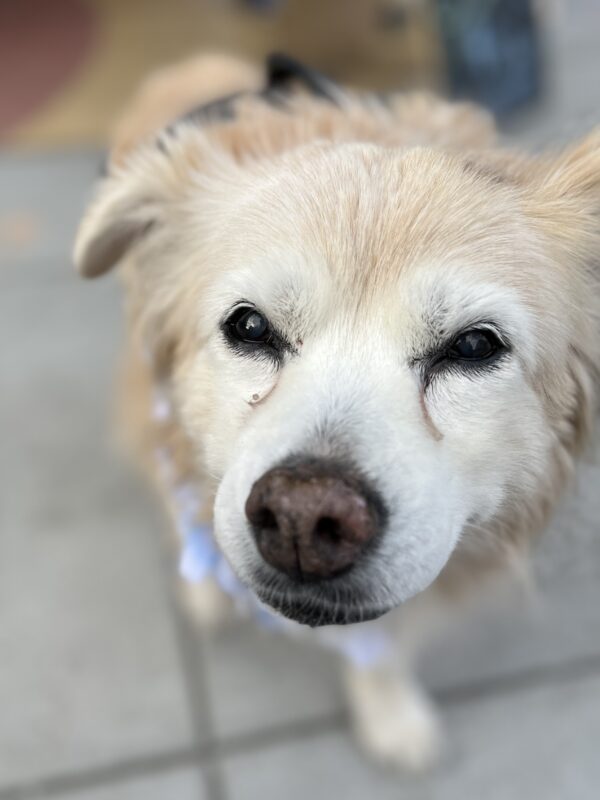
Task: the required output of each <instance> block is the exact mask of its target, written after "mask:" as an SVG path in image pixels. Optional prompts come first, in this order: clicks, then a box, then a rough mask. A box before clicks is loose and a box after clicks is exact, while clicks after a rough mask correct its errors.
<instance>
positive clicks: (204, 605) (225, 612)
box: [178, 578, 234, 630]
mask: <svg viewBox="0 0 600 800" xmlns="http://www.w3.org/2000/svg"><path fill="white" fill-rule="evenodd" d="M178 594H179V599H180V602H181V605H182V606H183V608H184V610H185V611H186V612H187V613H188V614H189V616H190V618H191V619H192V621H193V622H194V623H195V624H197V625H199V626H200V627H202V628H204V629H207V630H214V629H215V628H218V627H221V626H222V625H224V624H226V623H227V622H230V621H231V620H232V619H233V617H234V609H233V603H232V602H231V598H230V597H229V596H228V595H227V594H225V592H224V591H223V590H222V589H221V587H220V586H219V585H218V583H217V582H216V581H215V580H213V579H212V578H206V579H205V580H203V581H201V582H200V583H192V582H190V581H186V580H183V579H182V580H180V581H179V592H178Z"/></svg>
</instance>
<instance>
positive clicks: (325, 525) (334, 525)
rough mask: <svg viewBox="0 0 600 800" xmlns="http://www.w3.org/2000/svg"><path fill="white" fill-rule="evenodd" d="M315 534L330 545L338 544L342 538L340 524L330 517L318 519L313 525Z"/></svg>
mask: <svg viewBox="0 0 600 800" xmlns="http://www.w3.org/2000/svg"><path fill="white" fill-rule="evenodd" d="M315 533H316V534H317V536H318V537H319V539H321V540H322V541H325V542H328V543H329V544H332V545H337V544H339V543H340V541H341V538H342V535H341V532H340V523H339V521H338V520H336V519H333V518H332V517H320V518H319V519H318V520H317V524H316V525H315Z"/></svg>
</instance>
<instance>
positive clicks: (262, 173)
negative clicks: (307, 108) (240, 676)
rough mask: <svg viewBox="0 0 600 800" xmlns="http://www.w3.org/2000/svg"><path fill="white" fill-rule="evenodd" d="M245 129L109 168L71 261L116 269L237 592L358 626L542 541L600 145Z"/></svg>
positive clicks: (561, 451) (586, 418)
mask: <svg viewBox="0 0 600 800" xmlns="http://www.w3.org/2000/svg"><path fill="white" fill-rule="evenodd" d="M256 113H258V112H256ZM260 113H263V114H264V116H265V119H267V120H271V122H268V121H267V122H266V123H265V127H264V128H263V129H262V132H261V133H260V135H258V136H255V137H254V138H253V140H252V144H251V145H248V147H247V148H245V145H244V142H245V140H244V136H245V133H244V130H243V126H241V132H240V126H237V127H236V120H233V121H228V122H227V123H226V124H223V125H222V126H221V127H220V128H219V127H218V126H217V129H218V130H217V132H213V133H211V132H210V131H209V132H206V131H205V130H201V129H199V128H198V127H197V126H195V125H193V124H192V125H190V124H184V125H182V126H179V128H178V129H176V131H175V133H171V134H168V135H164V136H163V137H162V138H161V139H160V140H159V143H158V146H157V145H156V144H154V143H152V144H147V145H145V146H143V147H141V148H140V149H139V150H138V151H137V152H135V153H133V155H131V156H130V157H129V158H128V160H127V161H126V162H125V163H124V164H123V165H121V166H119V167H115V168H114V169H113V171H112V174H111V175H109V177H108V178H107V179H106V180H105V181H104V184H103V186H102V187H101V189H100V192H99V196H98V198H97V200H96V202H95V204H94V205H93V206H92V208H91V210H90V212H89V214H88V216H87V217H86V219H85V220H84V223H83V225H82V228H81V231H80V235H79V239H78V242H77V247H76V259H77V262H78V264H79V266H80V268H81V270H82V271H83V272H84V273H85V274H88V275H91V274H98V273H100V272H103V271H105V270H106V269H108V268H109V267H110V266H112V265H113V264H114V263H115V262H117V261H119V260H121V259H122V258H123V257H124V256H127V258H126V274H127V275H128V277H129V283H130V286H131V288H132V291H133V293H134V294H133V306H134V316H135V319H136V321H137V323H138V325H139V328H140V330H142V331H143V336H144V339H145V344H146V345H147V346H148V347H149V348H150V349H151V350H153V351H155V352H159V351H160V352H161V353H162V354H163V362H165V359H166V361H167V362H168V364H167V367H166V368H165V366H164V363H163V364H162V366H161V369H162V370H163V373H164V374H166V376H167V377H166V379H167V380H168V382H169V386H170V390H171V392H172V397H173V401H174V405H175V407H176V409H177V414H178V418H179V420H180V421H181V425H182V427H183V429H184V430H185V434H186V437H187V440H188V441H189V442H190V443H191V444H192V446H193V448H194V450H195V454H196V458H197V460H198V463H201V464H202V466H203V468H204V469H205V472H206V474H208V475H210V476H211V477H212V478H213V479H214V480H215V483H216V484H217V485H218V490H217V494H216V507H215V532H216V536H217V538H218V541H219V543H220V545H221V547H222V549H223V551H224V553H225V555H226V556H227V558H228V559H229V561H230V563H231V565H232V566H233V568H234V570H235V571H236V573H237V574H238V575H239V576H240V578H241V579H242V580H243V581H244V582H245V583H246V584H247V585H248V586H250V587H251V588H252V589H253V590H254V591H255V592H256V593H257V595H258V596H259V597H260V598H261V599H262V600H264V601H265V602H266V603H269V604H270V605H272V606H273V607H274V608H276V609H278V610H280V611H281V612H282V613H284V614H286V615H288V616H290V617H292V618H294V619H296V620H299V621H302V622H307V623H309V624H330V623H344V622H351V621H358V620H362V619H368V618H372V617H376V616H378V615H380V614H382V613H384V612H386V611H388V610H389V609H391V608H392V607H394V606H396V605H398V604H399V603H402V602H403V601H404V600H406V599H407V598H409V597H411V596H413V595H415V594H416V593H417V592H420V591H421V590H422V589H424V588H425V587H427V586H428V585H429V584H431V583H432V581H434V579H435V578H436V577H437V576H438V574H439V573H440V571H441V570H442V569H443V568H444V566H445V565H446V564H447V562H448V561H449V559H450V558H451V556H452V554H453V553H455V552H456V553H459V552H488V551H490V552H492V551H493V552H497V551H498V550H499V549H501V548H502V547H503V545H506V544H507V543H513V542H514V541H515V539H517V538H518V537H519V536H520V535H522V534H523V532H526V531H529V530H532V529H534V528H535V527H536V526H538V525H539V520H540V518H541V517H542V516H543V515H544V514H545V513H546V511H547V509H548V508H549V507H551V505H552V504H553V502H554V499H555V494H556V492H557V489H558V487H559V486H560V484H561V482H562V480H563V478H564V475H565V471H566V469H567V468H568V465H569V463H570V460H571V458H572V456H573V455H574V453H575V452H576V451H577V448H578V447H579V445H580V443H581V441H582V440H583V439H585V436H586V432H587V430H588V427H589V423H590V419H591V416H592V378H593V373H594V372H595V367H596V365H597V364H598V344H599V342H598V328H597V324H596V316H595V315H596V313H597V310H598V299H599V296H598V292H597V289H596V286H595V278H594V260H595V259H597V257H598V211H599V210H600V188H599V187H600V146H599V142H600V139H599V137H598V135H597V134H595V135H592V136H591V137H589V138H588V139H587V140H586V141H584V142H583V143H582V144H581V145H579V146H578V147H576V148H573V149H571V150H568V151H567V152H565V153H563V154H562V155H560V156H556V157H554V158H547V159H541V160H540V159H538V160H535V161H533V160H532V161H528V160H526V159H522V158H516V157H513V156H510V155H506V154H503V155H498V154H494V153H493V154H487V155H483V154H480V155H478V154H473V153H471V154H470V155H469V156H463V155H460V154H457V153H454V154H452V153H451V152H444V151H443V150H441V149H436V148H433V147H425V148H420V147H400V146H394V145H393V144H392V145H390V144H389V143H386V145H383V144H381V143H372V142H371V143H365V142H360V141H354V142H353V141H316V142H312V143H310V142H309V143H302V141H301V140H302V138H303V137H305V133H302V134H301V135H300V134H298V130H300V131H305V130H309V129H310V125H305V127H304V128H302V126H300V127H299V128H298V130H295V132H293V135H290V136H289V137H288V138H287V139H286V137H285V136H282V135H280V131H279V128H277V126H280V128H281V129H282V130H283V129H285V126H286V125H287V126H290V125H292V122H291V121H290V120H291V118H292V117H293V115H288V116H289V117H290V120H288V121H286V114H287V112H280V111H277V110H274V109H272V108H268V107H266V106H265V108H264V110H262V111H261V112H260ZM323 113H325V112H323ZM327 113H328V114H330V113H331V114H333V113H334V112H333V111H332V112H330V111H327ZM335 114H337V115H338V118H339V120H340V121H339V125H340V126H343V125H344V124H345V123H344V122H343V120H344V119H345V117H344V112H343V111H336V112H335ZM274 119H275V120H276V123H275V122H272V120H274ZM294 119H295V117H294ZM255 120H256V117H255ZM254 124H255V127H256V125H257V124H258V123H256V121H255V123H254ZM270 125H271V127H269V126H270ZM259 127H260V126H259ZM333 127H334V130H333V131H332V132H331V135H330V136H329V138H330V139H334V140H335V138H336V136H335V126H333ZM275 129H276V130H275ZM322 135H323V134H322ZM294 137H296V139H300V141H294ZM305 138H309V139H310V138H311V137H310V136H308V137H305ZM340 138H342V139H352V136H350V135H344V136H342V137H340ZM354 138H355V139H360V138H361V137H360V135H359V136H355V137H354ZM164 354H168V355H167V356H165V355H164Z"/></svg>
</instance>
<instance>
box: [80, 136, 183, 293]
mask: <svg viewBox="0 0 600 800" xmlns="http://www.w3.org/2000/svg"><path fill="white" fill-rule="evenodd" d="M175 169H176V167H175V165H174V164H172V163H171V161H170V159H169V156H168V154H167V153H166V152H164V150H161V149H160V148H159V147H157V146H154V145H153V146H147V147H145V148H142V150H140V151H139V152H138V153H136V154H135V155H134V156H133V158H130V160H129V161H128V163H127V164H126V165H125V166H123V167H114V166H113V167H112V172H111V174H109V175H108V177H106V178H104V179H103V180H102V182H101V183H100V185H99V187H98V189H97V192H96V197H95V199H94V200H93V201H92V203H91V205H90V207H89V208H88V210H87V212H86V214H85V216H84V217H83V220H82V221H81V224H80V226H79V230H78V233H77V237H76V240H75V247H74V252H73V255H74V261H75V264H76V266H77V269H78V270H79V272H80V273H81V275H83V276H84V277H86V278H95V277H96V276H98V275H102V274H103V273H105V272H108V270H109V269H111V268H112V267H114V266H115V265H116V264H118V263H119V261H121V259H122V258H123V257H124V256H125V255H126V254H127V253H128V252H129V250H130V249H131V248H133V247H134V246H135V245H136V244H137V243H138V242H139V241H140V240H142V239H143V238H145V237H147V236H149V235H151V233H152V231H153V230H154V229H155V228H158V226H159V225H160V223H161V222H162V221H163V220H164V218H165V216H166V213H167V208H168V204H169V200H171V199H172V198H173V196H174V195H175V192H176V187H177V185H178V183H177V181H176V176H175V175H174V170H175Z"/></svg>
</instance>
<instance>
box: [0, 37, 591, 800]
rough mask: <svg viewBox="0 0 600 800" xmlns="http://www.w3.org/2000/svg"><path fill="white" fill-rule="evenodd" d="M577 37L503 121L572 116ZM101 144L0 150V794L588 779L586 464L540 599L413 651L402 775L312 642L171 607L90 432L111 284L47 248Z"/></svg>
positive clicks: (111, 330)
mask: <svg viewBox="0 0 600 800" xmlns="http://www.w3.org/2000/svg"><path fill="white" fill-rule="evenodd" d="M583 38H584V39H585V37H583ZM578 41H583V39H581V38H580V39H579V40H578ZM569 52H571V51H569ZM585 53H586V51H585V47H584V45H581V47H580V48H579V57H578V59H573V60H567V61H566V62H565V63H566V64H567V66H568V68H569V69H570V68H571V66H570V65H572V64H575V66H574V67H573V69H575V70H576V71H575V72H574V73H573V74H572V79H573V81H574V82H571V83H569V84H567V83H565V80H564V79H563V78H564V75H563V72H564V70H563V71H561V69H562V68H561V69H559V74H560V76H561V81H562V83H561V81H559V82H558V83H559V84H560V86H562V87H563V88H562V89H560V91H559V89H557V90H556V91H557V92H558V94H557V98H558V99H557V100H556V102H555V103H554V105H552V104H551V105H549V106H547V107H546V108H542V109H541V111H539V112H538V117H537V118H534V119H530V120H526V121H524V122H522V123H521V125H520V128H519V126H517V125H515V126H513V128H514V131H518V132H519V136H520V137H521V138H522V139H523V140H529V141H536V140H538V141H539V140H540V139H545V140H550V139H551V138H552V131H555V133H556V138H561V137H562V138H566V136H568V135H569V133H570V132H572V131H573V130H577V129H579V130H581V129H583V128H585V127H586V126H587V125H588V122H587V121H586V120H588V119H589V118H590V115H593V114H595V113H596V111H597V109H598V107H599V106H598V100H599V99H600V97H599V96H600V90H599V89H598V87H597V86H596V87H595V88H594V87H593V86H592V85H591V84H590V85H588V84H587V83H586V82H585V78H586V77H587V75H588V71H589V67H590V64H591V63H594V62H593V58H592V56H591V55H590V52H589V51H588V55H587V56H586V55H585ZM557 58H558V62H557V63H559V62H560V58H559V57H558V56H557ZM596 64H597V57H596ZM559 66H560V63H559ZM584 66H585V69H584ZM554 69H558V67H557V66H556V64H555V65H554ZM565 69H567V67H565ZM577 70H578V71H577ZM577 76H579V79H580V80H579V81H577V80H574V79H575V78H576V77H577ZM559 88H560V87H559ZM560 92H562V93H563V94H562V95H561V94H560ZM594 92H595V94H594ZM559 112H560V113H559ZM596 119H598V115H597V116H596ZM565 120H566V121H567V122H568V125H567V126H566V129H567V130H566V133H564V130H565V128H564V125H563V123H564V122H565ZM513 135H514V134H513ZM100 161H101V158H100V156H99V155H98V154H96V153H70V154H65V155H60V154H58V155H57V154H55V155H52V156H43V155H32V156H29V157H14V156H8V155H5V156H3V157H2V158H1V159H0V257H1V259H2V263H1V267H0V340H1V341H2V347H1V348H0V366H1V369H0V376H1V378H0V380H1V382H2V389H1V392H0V412H1V419H2V448H1V456H0V487H1V489H0V491H1V492H2V497H1V498H0V501H1V502H0V514H1V516H0V522H1V526H2V531H1V536H0V800H8V799H9V798H11V799H12V798H15V800H16V799H17V798H21V799H22V800H32V799H33V798H42V797H57V798H70V797H72V798H74V800H105V799H106V800H108V798H110V800H138V798H140V799H141V798H144V800H154V798H157V800H158V798H177V800H188V798H190V800H191V798H209V800H225V798H231V800H238V798H239V800H246V799H247V798H248V799H251V798H259V797H260V798H262V800H271V798H279V797H284V798H286V800H295V798H305V797H307V796H310V797H313V798H315V800H318V798H332V797H340V796H343V797H345V798H348V800H351V799H352V798H355V797H356V798H359V797H360V798H363V797H377V798H382V800H384V799H385V798H388V797H389V798H397V797H400V796H403V797H410V798H411V800H412V799H414V800H420V799H421V798H423V800H425V799H426V798H427V800H435V799H436V798H442V797H443V798H444V800H451V798H455V797H456V798H458V797H461V798H468V800H471V798H480V797H486V798H489V799H491V800H509V799H510V800H521V798H523V799H524V798H533V797H543V798H544V800H587V799H588V798H589V799H590V800H592V798H594V799H595V798H597V797H598V796H599V794H600V757H599V754H600V522H599V520H600V501H599V494H598V487H600V466H599V465H598V462H597V461H596V462H594V461H593V460H592V462H591V463H590V464H588V465H585V466H584V467H583V468H582V470H581V472H580V477H579V481H578V485H577V488H576V490H575V491H574V493H573V494H572V495H571V496H570V497H569V499H568V500H567V501H566V502H565V503H564V504H563V506H562V507H561V510H560V512H559V514H558V516H557V518H556V520H555V522H554V524H553V527H552V530H551V531H550V533H549V535H548V536H547V537H546V538H545V539H544V541H543V542H542V545H541V547H540V549H539V551H538V553H537V554H536V573H537V575H538V578H539V583H540V586H541V597H542V602H541V605H540V606H539V607H537V608H536V609H535V610H533V611H526V609H525V607H524V606H519V607H516V608H515V607H513V608H512V610H511V613H510V614H500V613H495V614H488V615H486V616H485V618H481V619H480V620H479V622H478V624H474V625H473V629H472V630H470V631H469V632H464V631H462V632H461V631H457V632H455V633H453V635H452V636H448V637H447V638H446V640H445V641H442V642H440V643H439V644H438V645H437V646H436V647H435V649H432V650H431V651H430V652H429V653H428V654H427V657H426V658H425V663H424V675H425V677H426V679H427V683H428V685H429V686H430V687H432V688H433V689H434V690H435V692H436V694H437V695H438V697H439V699H440V701H441V703H442V707H443V711H444V715H445V724H446V728H447V730H448V733H449V746H448V751H447V753H446V756H445V758H444V759H443V761H442V763H441V764H440V766H439V768H438V769H437V770H436V771H435V773H434V774H432V775H431V776H429V777H427V778H424V779H422V780H419V781H415V780H407V779H401V778H399V777H397V776H393V775H389V774H384V773H381V772H380V771H378V770H375V769H374V768H373V767H371V766H369V765H368V764H367V763H365V762H364V760H363V759H362V757H361V756H360V754H359V753H358V752H357V751H356V749H355V746H354V744H353V742H352V740H351V739H350V737H349V735H348V732H347V730H346V723H345V715H344V706H343V698H342V696H341V692H340V687H339V684H338V681H337V679H336V672H335V664H334V663H333V661H332V659H331V657H330V656H328V655H326V654H324V653H322V652H320V651H316V650H310V649H308V650H307V649H306V648H304V647H301V646H299V645H297V644H296V643H293V642H289V641H288V640H285V639H284V640H281V639H276V638H271V637H269V636H267V635H266V634H261V633H259V632H257V631H256V630H254V628H252V627H247V626H244V625H240V626H238V627H236V628H234V629H233V630H229V631H225V632H223V633H221V634H219V635H217V636H212V637H208V638H206V637H204V636H201V635H200V634H199V633H198V632H197V631H196V630H194V629H193V628H192V626H191V625H190V623H189V621H188V620H186V619H185V618H184V617H183V616H182V615H181V614H180V612H179V611H178V609H177V607H176V604H175V603H174V602H173V591H172V589H173V587H172V567H171V564H170V560H169V558H168V557H167V555H166V553H165V552H164V550H163V545H162V538H161V535H160V528H161V525H162V520H161V515H160V512H158V511H157V509H156V507H155V505H154V502H153V500H152V498H150V497H149V496H148V495H147V492H146V490H145V488H144V487H143V486H142V485H140V483H139V482H138V480H137V479H136V477H135V476H134V475H133V474H132V473H131V471H130V470H129V469H128V468H127V467H126V466H125V465H124V464H123V463H122V461H121V460H120V458H119V457H118V456H117V454H116V452H115V449H114V448H113V447H112V445H111V444H110V441H111V437H110V433H109V432H110V427H111V426H110V399H109V398H110V395H111V388H110V387H111V381H112V375H113V364H114V359H115V354H116V352H117V347H118V341H119V337H120V332H121V323H120V314H119V294H118V291H117V287H116V284H115V282H114V280H111V279H107V280H104V281H98V282H96V283H93V284H86V283H81V282H79V281H77V280H76V279H75V277H74V276H73V274H72V272H71V268H70V264H69V255H68V248H69V244H70V242H71V240H72V238H73V232H74V228H75V225H76V221H77V217H78V214H79V213H80V210H81V207H82V205H83V202H84V198H85V197H86V196H87V195H88V194H89V191H90V185H91V182H92V180H93V178H94V176H95V175H96V174H97V171H98V167H99V164H100Z"/></svg>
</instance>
